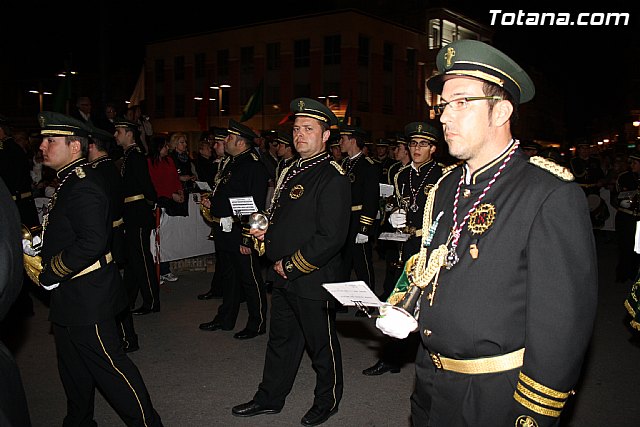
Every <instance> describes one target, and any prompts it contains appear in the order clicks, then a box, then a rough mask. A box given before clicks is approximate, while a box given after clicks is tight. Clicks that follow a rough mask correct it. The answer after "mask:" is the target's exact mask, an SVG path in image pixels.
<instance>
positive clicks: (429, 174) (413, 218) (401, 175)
mask: <svg viewBox="0 0 640 427" xmlns="http://www.w3.org/2000/svg"><path fill="white" fill-rule="evenodd" d="M404 133H405V137H406V138H407V139H408V140H409V142H408V145H409V152H410V153H411V158H412V159H413V160H412V161H411V163H410V164H407V165H406V166H404V167H402V168H400V170H399V171H398V173H397V174H396V175H395V177H394V178H393V182H392V183H393V186H394V188H395V190H394V195H395V199H396V205H397V208H396V209H395V210H394V211H393V212H392V213H391V215H390V216H389V223H390V224H391V226H392V227H393V228H395V229H396V230H398V231H399V232H402V233H405V234H408V235H409V239H408V240H407V241H406V242H398V246H399V248H398V249H399V252H398V254H397V255H396V258H395V259H393V260H390V261H391V262H393V266H394V267H395V268H394V272H393V276H394V277H395V280H394V281H393V283H394V285H395V282H396V281H397V280H398V278H399V277H400V274H401V273H402V266H403V265H404V263H405V262H406V260H407V259H408V258H409V257H410V256H411V255H413V254H416V253H418V251H419V250H420V241H421V240H422V218H423V216H424V205H425V203H426V201H427V194H428V193H429V190H430V189H431V187H433V185H434V184H435V183H436V182H437V181H438V179H440V177H441V176H442V167H441V166H440V165H439V164H438V163H436V161H435V159H434V158H433V156H434V154H435V152H436V146H437V143H438V140H439V139H440V134H441V132H440V131H439V130H437V129H436V128H434V127H433V126H431V125H429V124H427V123H424V122H413V123H409V124H408V125H406V126H405V128H404ZM389 243H395V242H389ZM385 283H386V280H385ZM392 290H393V288H391V289H384V294H383V295H382V296H383V297H384V299H386V298H387V297H388V296H389V294H390V293H391V291H392ZM411 342H413V340H411ZM407 348H412V349H415V346H413V345H407V340H403V341H392V342H389V343H387V345H385V346H384V348H383V354H382V358H381V359H380V360H379V361H378V362H377V363H376V364H375V365H373V366H372V367H370V368H367V369H365V370H364V371H362V373H363V374H364V375H381V374H384V373H385V372H389V371H390V372H392V373H397V372H400V367H401V366H402V364H403V361H404V359H405V358H406V353H407Z"/></svg>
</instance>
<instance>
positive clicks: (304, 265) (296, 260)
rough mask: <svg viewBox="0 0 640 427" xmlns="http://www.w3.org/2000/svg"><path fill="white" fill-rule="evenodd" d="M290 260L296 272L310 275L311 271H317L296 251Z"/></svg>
mask: <svg viewBox="0 0 640 427" xmlns="http://www.w3.org/2000/svg"><path fill="white" fill-rule="evenodd" d="M291 260H292V261H293V264H294V265H295V266H296V267H297V268H298V270H300V271H302V272H303V273H311V272H312V271H313V270H317V269H318V267H316V266H314V265H313V264H310V263H309V262H308V261H307V260H306V259H304V257H303V256H302V254H301V253H300V251H296V253H294V254H293V256H292V257H291Z"/></svg>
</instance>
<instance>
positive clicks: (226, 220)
mask: <svg viewBox="0 0 640 427" xmlns="http://www.w3.org/2000/svg"><path fill="white" fill-rule="evenodd" d="M220 227H222V231H224V232H225V233H230V232H231V227H233V218H231V217H230V216H225V217H223V218H220Z"/></svg>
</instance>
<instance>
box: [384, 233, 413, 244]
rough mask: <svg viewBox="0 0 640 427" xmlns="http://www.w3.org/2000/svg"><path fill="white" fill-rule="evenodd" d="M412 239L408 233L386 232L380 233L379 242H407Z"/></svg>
mask: <svg viewBox="0 0 640 427" xmlns="http://www.w3.org/2000/svg"><path fill="white" fill-rule="evenodd" d="M409 237H411V234H407V233H392V232H388V231H385V232H384V233H380V236H378V239H379V240H392V241H394V242H406V241H407V240H409Z"/></svg>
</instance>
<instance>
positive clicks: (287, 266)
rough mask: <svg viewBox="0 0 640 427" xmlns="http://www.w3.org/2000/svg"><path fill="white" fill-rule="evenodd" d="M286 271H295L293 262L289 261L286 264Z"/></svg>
mask: <svg viewBox="0 0 640 427" xmlns="http://www.w3.org/2000/svg"><path fill="white" fill-rule="evenodd" d="M284 269H285V271H286V272H287V273H291V272H292V271H293V262H291V260H287V262H285V263H284Z"/></svg>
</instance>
